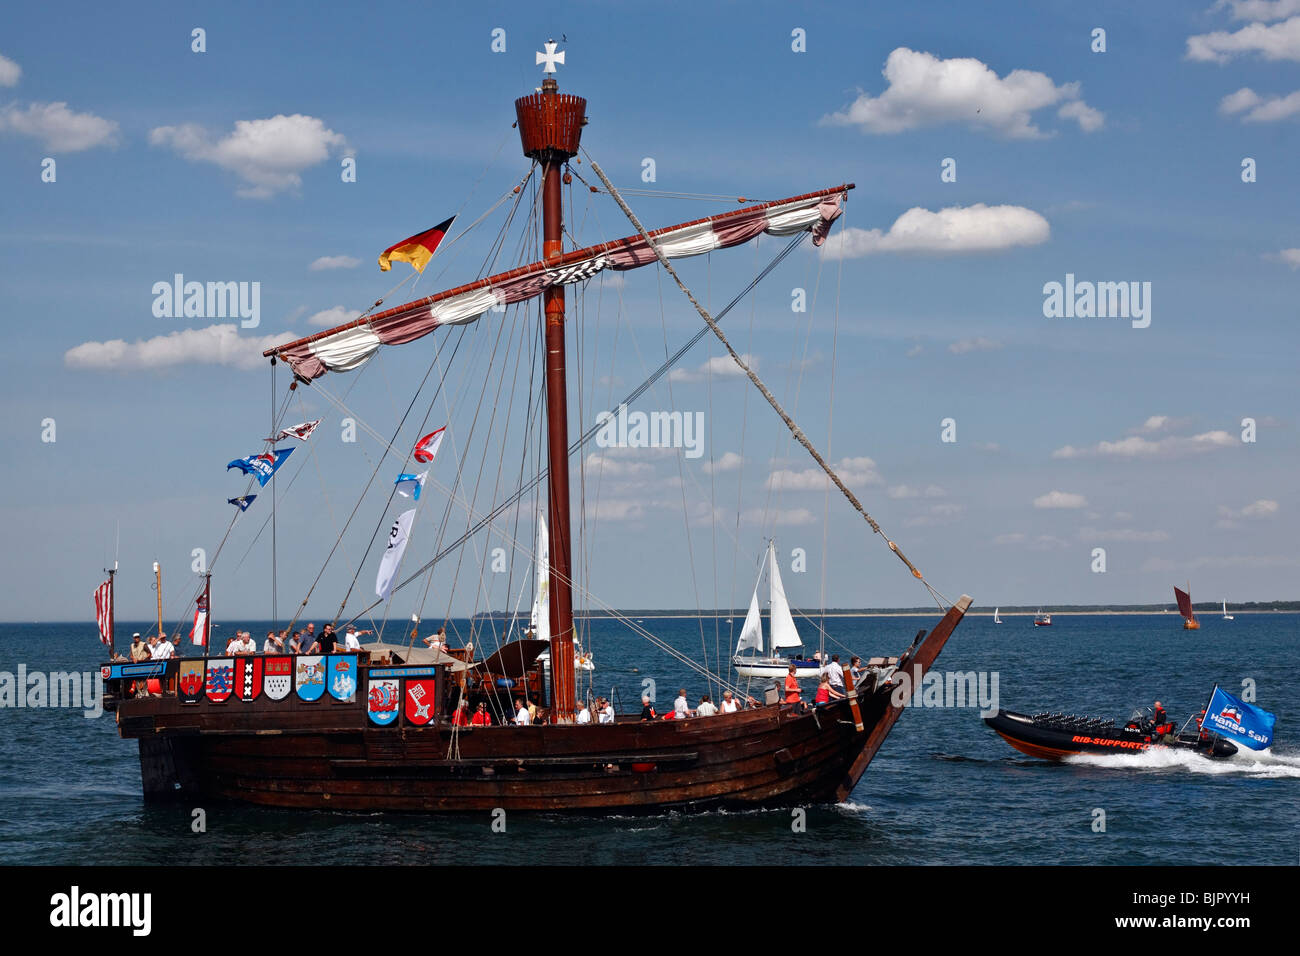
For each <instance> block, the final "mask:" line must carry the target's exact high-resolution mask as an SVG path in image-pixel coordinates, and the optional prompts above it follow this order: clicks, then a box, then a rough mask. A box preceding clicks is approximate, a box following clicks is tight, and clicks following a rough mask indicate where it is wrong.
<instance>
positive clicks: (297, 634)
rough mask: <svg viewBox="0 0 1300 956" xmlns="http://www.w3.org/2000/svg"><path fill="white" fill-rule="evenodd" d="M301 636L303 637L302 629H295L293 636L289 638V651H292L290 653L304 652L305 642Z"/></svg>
mask: <svg viewBox="0 0 1300 956" xmlns="http://www.w3.org/2000/svg"><path fill="white" fill-rule="evenodd" d="M301 637H302V631H294V632H293V637H291V638H289V653H290V654H301V653H302V651H303V643H302V640H301Z"/></svg>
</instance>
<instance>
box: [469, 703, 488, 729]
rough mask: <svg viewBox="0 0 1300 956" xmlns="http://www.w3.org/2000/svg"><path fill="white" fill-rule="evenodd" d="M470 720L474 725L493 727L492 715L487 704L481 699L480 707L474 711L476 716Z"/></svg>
mask: <svg viewBox="0 0 1300 956" xmlns="http://www.w3.org/2000/svg"><path fill="white" fill-rule="evenodd" d="M469 722H470V725H471V726H474V727H491V726H492V715H491V714H489V713H488V712H487V704H485V703H483V701H481V700H480V701H479V702H478V708H477V709H476V710H475V711H474V716H473V717H471V718H470V721H469Z"/></svg>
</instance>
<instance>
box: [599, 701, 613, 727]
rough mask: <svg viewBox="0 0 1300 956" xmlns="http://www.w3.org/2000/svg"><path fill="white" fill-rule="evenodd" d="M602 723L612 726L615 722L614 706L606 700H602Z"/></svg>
mask: <svg viewBox="0 0 1300 956" xmlns="http://www.w3.org/2000/svg"><path fill="white" fill-rule="evenodd" d="M600 722H601V723H602V724H612V723H613V722H614V705H613V704H611V703H610V702H609V701H607V700H605V699H604V698H602V699H601V708H600Z"/></svg>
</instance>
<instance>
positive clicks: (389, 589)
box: [375, 508, 415, 601]
mask: <svg viewBox="0 0 1300 956" xmlns="http://www.w3.org/2000/svg"><path fill="white" fill-rule="evenodd" d="M414 520H415V509H414V508H412V509H411V510H410V511H403V512H402V513H401V514H400V515H398V516H397V520H396V521H394V522H393V530H392V531H390V532H388V550H386V551H385V552H384V557H383V560H382V561H380V562H379V576H378V577H377V578H375V593H376V594H378V595H379V598H380V600H383V601H387V600H388V596H389V595H390V594H392V593H393V578H395V577H396V576H397V566H398V565H399V564H401V562H402V555H403V554H405V553H406V542H407V540H408V539H409V538H410V536H411V522H412V521H414Z"/></svg>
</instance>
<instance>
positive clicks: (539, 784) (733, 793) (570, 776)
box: [116, 596, 970, 813]
mask: <svg viewBox="0 0 1300 956" xmlns="http://www.w3.org/2000/svg"><path fill="white" fill-rule="evenodd" d="M969 605H970V599H969V598H968V597H964V596H963V598H962V599H961V600H960V601H959V602H958V603H957V605H956V606H954V607H953V608H951V609H950V610H949V611H948V613H947V614H946V615H945V616H944V618H943V619H942V620H941V621H940V622H939V623H938V625H936V627H935V628H934V629H933V630H932V631H931V632H930V634H929V635H928V636H927V637H925V639H924V640H922V641H921V642H920V643H919V644H918V645H915V646H914V647H912V648H910V649H909V651H908V653H907V654H905V655H904V657H903V659H902V660H901V661H900V663H899V671H904V670H905V671H906V672H907V673H908V674H909V675H910V676H911V678H912V679H913V680H914V681H918V682H919V680H920V679H921V677H922V676H923V675H924V674H925V673H926V672H927V671H928V669H929V668H930V667H931V665H932V664H933V663H934V661H935V659H936V658H937V657H938V655H939V653H940V651H942V649H943V647H944V645H945V644H946V642H947V640H948V637H949V636H950V635H951V633H952V630H953V629H954V628H955V627H956V625H957V623H958V622H959V621H960V620H961V618H962V616H963V615H964V613H965V610H966V608H967V607H969ZM390 672H391V669H390ZM362 676H363V677H364V676H365V674H364V672H363V675H362ZM361 686H365V683H364V681H363V682H362V683H361ZM894 690H895V688H894V685H893V684H892V683H889V682H886V683H884V684H882V685H881V686H879V687H875V686H872V687H870V688H865V687H864V688H863V689H862V691H861V692H855V694H854V696H853V698H852V699H846V700H840V701H835V702H833V703H831V704H828V705H824V706H821V707H812V708H804V707H803V706H800V705H787V704H770V705H766V706H761V707H754V708H751V709H748V710H742V711H738V712H736V713H733V714H718V715H715V716H712V717H693V718H687V719H685V720H656V721H645V722H642V721H638V720H635V719H621V720H619V721H617V722H616V723H613V724H595V725H591V724H588V725H581V726H579V725H561V724H538V725H534V726H529V727H513V726H502V727H462V728H454V727H452V726H449V725H448V724H447V723H446V722H445V721H442V722H439V723H437V724H433V725H425V726H411V725H408V724H406V723H404V722H397V723H394V724H392V725H390V726H375V725H374V724H373V723H372V722H371V721H370V720H369V719H368V716H367V713H366V703H365V701H363V700H356V701H351V702H346V703H345V702H340V701H334V700H331V699H329V698H328V697H325V698H322V699H320V700H318V701H316V702H314V703H304V702H302V701H299V700H297V699H296V697H295V696H294V695H293V694H290V695H289V696H288V697H286V698H284V699H281V700H270V699H268V698H267V697H266V695H261V696H259V697H257V698H256V699H254V700H251V701H242V700H235V699H229V700H226V701H224V702H220V703H216V702H212V701H208V700H199V701H194V702H185V701H183V700H181V699H180V698H178V697H177V696H168V695H164V696H161V697H144V698H136V697H126V698H123V699H121V700H120V701H118V704H117V707H116V714H117V725H118V732H119V734H121V736H122V737H124V738H137V739H138V741H139V750H140V769H141V779H142V783H143V790H144V796H145V798H146V799H147V800H171V799H184V800H195V799H208V800H212V799H216V800H234V801H240V802H244V803H251V804H257V805H261V806H268V807H285V808H298V809H318V810H319V809H333V810H343V811H371V812H373V811H381V810H394V811H417V812H439V813H445V812H465V813H478V812H490V811H492V810H496V809H498V808H499V809H504V810H525V811H538V812H552V813H554V812H576V813H658V812H663V811H668V810H686V811H693V810H709V809H717V808H758V807H781V806H790V805H796V804H798V805H806V804H811V803H833V802H837V801H842V800H845V799H847V797H848V795H849V793H850V792H851V791H852V790H853V788H854V786H855V785H856V784H857V782H858V780H859V779H860V777H861V776H862V773H863V772H864V771H865V770H866V768H867V765H868V764H869V763H870V761H871V759H872V758H873V757H874V756H875V754H876V752H877V751H878V750H879V748H880V746H881V744H882V743H883V742H884V740H885V737H886V736H887V735H888V733H889V731H890V729H891V728H892V727H893V725H894V723H895V722H896V721H897V720H898V719H899V717H900V716H901V714H902V711H903V707H904V706H905V704H906V695H903V694H900V695H898V696H899V698H900V702H898V703H896V702H895V701H894V699H893V698H894V696H895V695H894ZM855 705H856V713H855ZM859 720H860V723H861V729H859V727H858V724H859Z"/></svg>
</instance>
